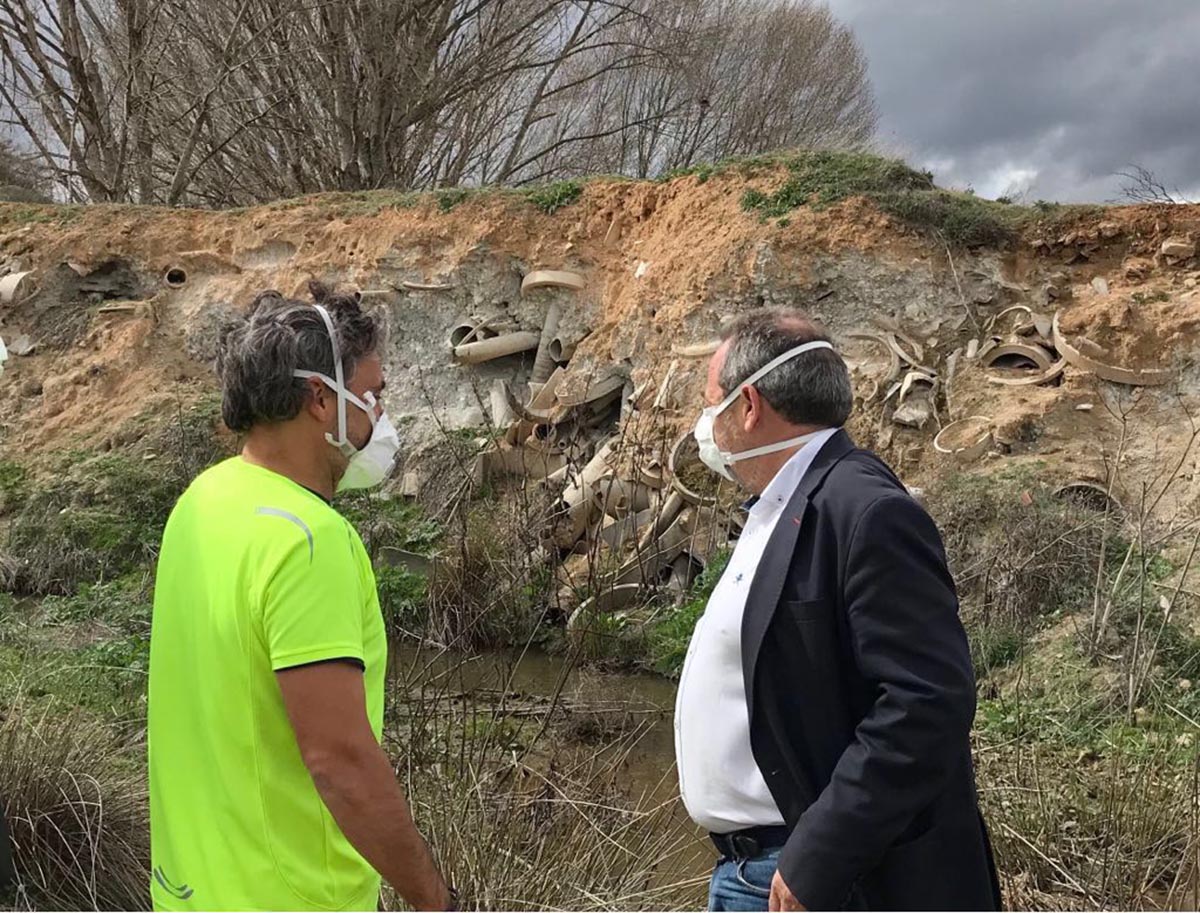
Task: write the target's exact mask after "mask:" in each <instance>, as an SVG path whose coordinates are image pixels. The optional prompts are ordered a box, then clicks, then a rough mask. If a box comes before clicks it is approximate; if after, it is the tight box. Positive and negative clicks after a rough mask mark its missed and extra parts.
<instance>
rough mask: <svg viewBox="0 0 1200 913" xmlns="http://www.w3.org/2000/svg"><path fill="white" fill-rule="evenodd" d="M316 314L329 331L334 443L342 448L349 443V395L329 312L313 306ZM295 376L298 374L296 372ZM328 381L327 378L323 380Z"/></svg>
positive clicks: (315, 305) (317, 305) (319, 306)
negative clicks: (335, 416) (334, 404)
mask: <svg viewBox="0 0 1200 913" xmlns="http://www.w3.org/2000/svg"><path fill="white" fill-rule="evenodd" d="M313 307H315V308H316V309H317V313H318V314H320V315H321V319H322V320H324V321H325V328H326V329H327V330H328V331H329V343H330V345H332V346H333V377H334V388H333V390H334V392H335V393H336V394H337V398H338V436H337V441H335V442H334V443H336V444H337V446H338V447H343V446H345V445H346V444H348V443H349V442H350V439H349V438H348V437H347V436H346V399H347V397H348V396H349V395H350V391H349V390H347V389H346V376H345V373H344V372H343V370H342V353H341V351H340V350H339V349H338V338H337V332H336V331H335V330H334V328H333V318H332V317H330V316H329V311H327V310H325V308H323V307H321V305H319V304H314V305H313ZM296 373H297V374H299V373H300V372H299V371H297V372H296ZM325 380H328V378H325Z"/></svg>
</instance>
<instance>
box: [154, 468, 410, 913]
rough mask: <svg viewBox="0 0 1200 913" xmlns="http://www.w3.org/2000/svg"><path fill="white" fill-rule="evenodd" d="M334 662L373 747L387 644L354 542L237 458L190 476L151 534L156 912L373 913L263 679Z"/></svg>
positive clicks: (345, 530)
mask: <svg viewBox="0 0 1200 913" xmlns="http://www.w3.org/2000/svg"><path fill="white" fill-rule="evenodd" d="M340 657H347V658H350V659H353V660H358V661H359V662H361V663H362V664H363V669H364V672H363V675H364V682H363V684H364V686H365V690H366V699H367V715H368V718H369V719H370V722H371V727H372V729H373V730H374V731H375V737H376V738H379V735H380V731H381V728H382V724H383V688H384V673H385V667H386V665H387V640H386V635H385V632H384V626H383V619H382V616H381V615H380V611H379V599H378V595H377V593H376V589H375V576H374V574H373V573H372V570H371V563H370V560H369V559H368V557H367V554H366V550H365V549H364V548H363V545H362V541H361V540H360V539H359V537H358V533H357V532H355V530H354V528H353V527H352V526H351V525H350V524H349V523H348V522H346V520H345V519H343V518H342V516H341V515H340V514H338V513H337V511H335V510H334V509H333V508H332V507H330V506H329V505H328V504H326V503H325V501H324V500H322V499H321V498H320V497H318V496H317V495H315V494H313V493H312V492H310V491H308V490H307V489H305V488H304V487H302V486H300V485H297V484H296V483H295V482H292V481H291V480H290V479H287V478H285V477H284V476H281V475H278V474H276V473H273V472H271V471H269V470H267V469H263V468H261V467H259V466H254V465H253V464H251V463H247V462H246V461H244V460H243V459H241V458H240V457H235V458H233V459H230V460H227V461H225V462H224V463H221V464H219V465H217V466H214V467H213V468H212V469H209V470H208V471H207V472H205V473H203V474H202V475H201V476H200V477H199V478H197V479H196V480H195V481H194V482H193V483H192V484H191V486H189V488H188V490H187V491H186V492H184V494H183V497H181V498H180V499H179V503H178V504H177V505H176V506H175V509H174V511H172V513H171V518H170V520H168V522H167V527H166V531H165V532H164V534H163V544H162V553H161V555H160V557H159V562H158V576H157V583H156V586H155V593H154V616H153V625H152V632H151V637H150V696H149V720H148V733H147V737H148V741H149V755H150V831H151V866H152V869H153V871H152V873H151V880H150V888H151V896H152V898H153V901H154V906H155V908H156V909H163V910H345V909H355V910H368V909H369V910H374V909H377V907H378V901H379V876H378V874H376V872H375V871H374V870H373V869H372V868H371V866H370V865H369V864H368V863H367V862H366V860H364V859H363V858H362V856H360V855H359V854H358V852H357V851H356V850H355V849H354V847H352V846H351V845H350V843H349V841H347V840H346V838H345V836H344V835H343V834H342V832H341V829H340V828H339V827H338V826H337V823H336V822H335V821H334V820H333V817H332V816H331V815H330V814H329V811H328V809H327V808H326V807H325V803H324V802H323V801H322V800H321V796H320V795H319V794H318V792H317V789H316V787H315V786H314V785H313V781H312V778H311V776H310V775H309V773H308V769H307V768H306V767H305V766H304V762H303V761H302V760H301V757H300V749H299V747H298V745H297V743H296V737H295V733H294V732H293V730H292V727H291V723H290V722H289V720H288V716H287V712H286V710H285V709H284V704H283V697H282V694H281V693H280V690H279V684H278V682H277V681H276V677H275V672H276V670H279V669H285V668H289V667H293V666H299V665H303V664H305V663H312V662H318V661H321V660H328V659H335V658H340Z"/></svg>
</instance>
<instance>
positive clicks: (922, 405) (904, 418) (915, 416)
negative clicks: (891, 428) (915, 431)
mask: <svg viewBox="0 0 1200 913" xmlns="http://www.w3.org/2000/svg"><path fill="white" fill-rule="evenodd" d="M931 418H933V404H932V403H931V402H930V401H929V396H928V395H925V396H920V397H917V396H913V397H910V398H909V399H908V401H907V402H906V403H905V404H904V405H903V406H900V407H899V408H898V409H897V410H896V411H895V412H893V413H892V421H893V422H895V423H896V424H897V425H904V426H905V427H908V428H924V427H925V426H926V425H927V424H929V420H930V419H931Z"/></svg>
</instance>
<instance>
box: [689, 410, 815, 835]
mask: <svg viewBox="0 0 1200 913" xmlns="http://www.w3.org/2000/svg"><path fill="white" fill-rule="evenodd" d="M836 432H837V429H836V428H830V429H827V430H825V431H820V432H818V433H817V434H816V435H815V436H814V437H812V438H810V439H809V440H808V441H806V442H805V443H804V445H803V446H802V447H801V448H800V449H799V450H797V451H796V453H795V454H793V455H792V457H791V459H789V460H788V461H787V462H786V463H785V464H784V465H783V467H782V468H781V469H780V470H779V472H777V473H776V474H775V477H774V478H773V479H771V482H770V484H769V485H768V486H767V487H766V490H764V491H763V493H762V496H761V497H760V498H759V499H758V501H757V502H756V503H755V504H754V506H753V507H751V508H750V514H749V516H748V517H747V518H746V525H745V527H744V528H743V530H742V534H741V536H740V537H739V538H738V541H737V547H736V548H735V549H734V551H733V555H732V556H731V557H730V559H729V565H728V567H726V568H725V572H724V573H723V574H722V575H721V579H720V580H719V581H718V582H717V586H716V588H715V589H714V590H713V593H712V596H710V597H709V600H708V605H707V606H706V607H705V609H704V615H703V616H701V618H700V620H699V621H698V622H697V623H696V630H695V632H694V633H693V634H692V641H691V643H690V644H689V645H688V652H687V659H685V660H684V663H683V674H682V675H681V676H680V679H679V692H678V694H677V696H676V699H675V760H676V762H677V765H678V767H679V790H680V793H681V794H682V796H683V804H684V806H685V807H686V808H687V811H688V814H689V815H691V817H692V820H693V821H695V822H696V823H697V824H699V825H700V826H701V827H703V828H704V829H705V830H707V831H710V832H712V833H716V834H728V833H731V832H732V831H738V830H742V829H744V828H747V827H756V826H760V825H772V824H783V823H784V821H783V815H782V814H780V812H779V806H778V805H776V803H775V800H774V799H773V798H772V796H771V792H770V790H768V789H767V783H766V781H765V780H764V779H763V775H762V772H761V771H760V770H759V769H758V764H756V763H755V761H754V755H753V753H752V752H751V750H750V713H749V710H748V708H747V707H746V682H745V678H744V677H743V675H742V615H743V613H744V612H745V609H746V594H747V593H748V591H749V589H750V583H751V581H753V580H754V575H755V572H756V571H757V570H758V564H759V562H760V561H761V560H762V556H763V552H764V551H765V550H766V547H767V542H768V541H769V540H770V538H771V533H773V532H774V530H775V524H776V523H777V522H778V521H779V517H780V515H781V514H782V513H783V509H784V507H786V506H787V503H788V501H789V500H790V499H791V497H792V494H793V493H794V492H795V491H796V486H797V485H799V484H800V480H801V479H802V478H804V474H805V472H807V471H808V467H809V466H810V465H812V461H813V459H814V458H815V457H816V455H817V453H818V452H819V451H820V449H821V448H822V447H823V446H824V445H825V442H826V441H828V440H829V439H830V438H831V437H833V435H834V434H835V433H836Z"/></svg>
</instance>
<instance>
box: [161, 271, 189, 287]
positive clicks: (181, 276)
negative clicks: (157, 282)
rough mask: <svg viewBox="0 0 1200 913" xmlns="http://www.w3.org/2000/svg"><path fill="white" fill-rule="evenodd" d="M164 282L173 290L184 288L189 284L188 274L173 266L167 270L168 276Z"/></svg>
mask: <svg viewBox="0 0 1200 913" xmlns="http://www.w3.org/2000/svg"><path fill="white" fill-rule="evenodd" d="M164 281H165V282H166V283H167V285H169V286H170V287H171V288H182V287H183V285H184V284H185V283H186V282H187V273H186V272H184V271H183V270H182V269H180V268H179V267H178V266H173V267H171V268H170V269H169V270H167V275H166V276H165V277H164Z"/></svg>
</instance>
